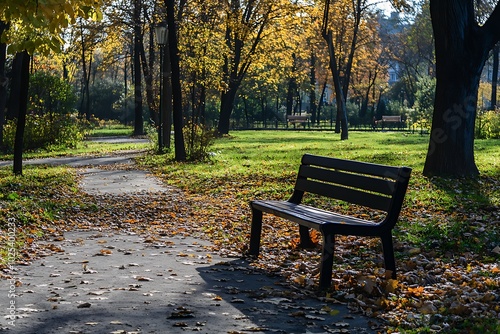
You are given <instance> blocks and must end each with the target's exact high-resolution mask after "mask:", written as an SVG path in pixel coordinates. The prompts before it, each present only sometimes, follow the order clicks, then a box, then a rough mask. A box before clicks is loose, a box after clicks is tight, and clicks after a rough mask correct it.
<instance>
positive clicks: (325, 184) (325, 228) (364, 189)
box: [249, 154, 411, 288]
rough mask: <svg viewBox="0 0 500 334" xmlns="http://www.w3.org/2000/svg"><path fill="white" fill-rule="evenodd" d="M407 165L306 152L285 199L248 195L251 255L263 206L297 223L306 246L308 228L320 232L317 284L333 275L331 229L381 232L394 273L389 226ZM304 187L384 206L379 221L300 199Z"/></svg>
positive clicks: (395, 217) (306, 190) (254, 251)
mask: <svg viewBox="0 0 500 334" xmlns="http://www.w3.org/2000/svg"><path fill="white" fill-rule="evenodd" d="M410 174H411V168H408V167H392V166H385V165H378V164H372V163H364V162H358V161H351V160H342V159H337V158H330V157H322V156H316V155H311V154H305V155H304V156H303V157H302V164H301V165H300V168H299V172H298V176H297V180H296V182H295V187H294V190H293V194H292V195H291V197H290V199H288V200H287V201H279V200H253V201H251V202H250V206H251V209H252V226H251V235H250V249H249V254H250V255H255V256H256V255H258V254H259V247H260V236H261V230H262V216H263V212H266V213H270V214H274V215H276V216H279V217H282V218H285V219H288V220H290V221H293V222H296V223H298V224H299V233H300V245H301V246H302V247H311V246H312V242H311V239H310V236H309V228H313V229H316V230H318V231H319V232H321V234H322V236H323V249H322V254H321V263H320V280H319V285H320V287H321V288H328V287H330V284H331V279H332V267H333V252H334V244H335V235H337V234H339V235H355V236H371V237H380V239H381V240H382V246H383V253H384V261H385V268H386V270H389V271H391V272H392V277H393V278H396V265H395V260H394V250H393V244H392V229H393V228H394V226H395V225H396V222H397V220H398V217H399V213H400V211H401V206H402V204H403V199H404V196H405V193H406V189H407V186H408V182H409V179H410ZM305 193H312V194H317V195H320V196H326V197H327V198H332V199H337V200H341V201H344V202H347V203H352V204H357V205H361V206H364V207H367V208H370V209H372V210H374V211H376V212H385V215H383V216H384V218H383V219H382V220H381V221H377V222H375V221H369V220H365V219H361V218H356V217H351V216H346V215H342V214H339V213H335V212H330V211H325V210H321V209H318V208H314V207H311V206H308V205H304V204H301V202H302V199H303V196H304V194H305Z"/></svg>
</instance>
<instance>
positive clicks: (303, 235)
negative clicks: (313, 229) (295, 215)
mask: <svg viewBox="0 0 500 334" xmlns="http://www.w3.org/2000/svg"><path fill="white" fill-rule="evenodd" d="M299 234H300V247H302V248H313V247H314V243H313V242H312V241H311V236H310V235H309V228H308V227H306V226H302V225H299Z"/></svg>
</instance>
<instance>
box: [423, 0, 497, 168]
mask: <svg viewBox="0 0 500 334" xmlns="http://www.w3.org/2000/svg"><path fill="white" fill-rule="evenodd" d="M430 13H431V19H432V26H433V32H434V38H435V52H436V94H435V103H434V113H433V118H432V127H431V136H430V140H429V147H428V152H427V157H426V160H425V165H424V171H423V173H424V175H426V176H450V177H464V176H469V177H474V176H477V175H478V174H479V171H478V169H477V166H476V164H475V161H474V128H475V119H476V108H477V93H478V88H479V80H480V76H481V72H482V69H483V66H484V64H485V62H486V60H487V58H488V56H489V52H490V51H491V50H492V49H493V47H494V46H495V44H496V43H497V42H498V41H499V39H500V6H498V5H497V6H495V8H494V10H493V11H492V13H491V15H490V16H489V17H488V19H487V20H486V21H485V22H484V24H482V25H479V24H478V22H477V20H476V16H475V15H476V13H475V9H474V1H473V0H456V1H448V0H431V1H430Z"/></svg>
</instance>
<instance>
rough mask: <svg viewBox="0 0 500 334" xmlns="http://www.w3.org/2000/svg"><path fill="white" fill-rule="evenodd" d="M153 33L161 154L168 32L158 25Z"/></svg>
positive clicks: (161, 25) (161, 147) (165, 28)
mask: <svg viewBox="0 0 500 334" xmlns="http://www.w3.org/2000/svg"><path fill="white" fill-rule="evenodd" d="M155 33H156V43H158V45H159V47H160V108H159V110H158V151H159V152H160V153H161V152H162V150H163V138H162V131H163V120H162V114H163V108H164V104H165V102H164V101H163V85H164V82H163V81H164V77H165V73H164V72H165V71H164V69H163V63H164V61H163V57H164V52H165V45H167V39H168V30H167V27H166V26H165V24H159V25H157V26H156V27H155Z"/></svg>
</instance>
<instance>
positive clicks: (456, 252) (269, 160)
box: [0, 131, 500, 333]
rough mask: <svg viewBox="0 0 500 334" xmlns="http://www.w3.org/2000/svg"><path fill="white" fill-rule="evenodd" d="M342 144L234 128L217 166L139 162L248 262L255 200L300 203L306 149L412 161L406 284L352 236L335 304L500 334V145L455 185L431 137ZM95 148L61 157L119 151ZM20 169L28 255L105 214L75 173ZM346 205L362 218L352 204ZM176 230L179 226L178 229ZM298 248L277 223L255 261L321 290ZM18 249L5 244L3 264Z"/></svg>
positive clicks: (221, 145) (320, 135) (3, 195)
mask: <svg viewBox="0 0 500 334" xmlns="http://www.w3.org/2000/svg"><path fill="white" fill-rule="evenodd" d="M98 136H101V134H99V135H98ZM339 138H340V135H339V134H335V133H332V132H319V131H318V132H316V131H234V132H232V133H231V134H230V136H227V137H224V138H219V139H217V140H216V141H215V144H214V145H213V147H211V149H210V150H211V151H212V157H211V160H210V161H208V162H204V163H176V162H173V161H172V160H173V159H172V157H173V153H167V154H162V155H157V154H147V155H145V156H144V157H143V158H141V159H139V161H138V163H139V164H140V165H142V166H143V167H144V168H148V169H151V170H152V171H153V172H154V173H155V174H157V175H158V176H159V177H160V178H162V179H163V180H164V181H165V182H166V183H168V184H170V185H173V186H176V187H178V188H180V189H181V190H183V191H184V194H185V197H184V201H185V203H184V205H185V206H186V210H189V212H183V210H184V209H183V208H181V204H182V203H179V206H180V208H179V209H178V212H176V213H175V214H174V213H172V215H171V217H172V219H173V220H174V221H176V220H179V219H181V217H182V228H183V229H186V224H188V225H189V224H190V225H189V226H190V227H189V228H191V230H189V229H188V231H189V232H190V233H193V234H197V235H199V236H201V237H204V238H207V239H210V240H211V241H212V242H213V243H214V244H215V245H216V247H218V249H219V250H220V252H221V253H222V254H228V255H231V256H233V255H236V256H239V255H241V254H242V253H244V252H245V250H246V249H247V246H248V234H249V226H250V219H251V217H250V210H249V206H248V201H249V200H251V199H256V198H262V199H272V198H276V199H286V198H288V196H289V195H290V194H291V190H292V188H293V184H294V181H295V175H296V172H297V168H298V166H299V164H300V158H301V156H302V155H303V154H304V153H312V154H319V155H327V156H334V157H339V158H345V159H354V160H360V161H366V162H374V163H380V164H388V165H395V166H399V165H406V166H409V167H411V168H413V172H412V177H411V180H410V185H409V189H408V192H407V194H406V200H405V204H404V208H403V210H402V212H401V216H400V222H399V223H398V225H397V227H396V229H395V231H394V232H395V233H394V234H395V235H394V239H395V248H396V256H397V262H396V265H397V267H398V270H399V276H398V281H390V280H389V281H388V280H387V279H386V278H385V275H384V271H383V266H382V262H381V257H380V255H381V249H380V244H379V242H378V240H373V239H364V238H353V237H342V238H339V242H338V245H337V249H336V260H335V265H334V277H333V282H334V284H333V286H332V289H331V291H329V292H328V294H327V295H326V297H327V298H332V300H340V301H342V302H345V303H348V304H349V306H350V307H352V308H353V309H354V310H357V311H359V312H361V313H363V314H366V315H369V316H373V317H376V318H378V319H381V320H382V321H384V322H385V323H386V324H387V328H389V330H388V331H389V332H390V331H393V332H401V333H430V332H436V331H438V330H440V331H441V332H446V333H473V332H474V333H476V332H477V333H498V332H499V331H500V325H499V324H498V322H499V320H498V319H499V314H500V308H499V307H498V301H499V300H500V268H499V267H498V261H499V260H500V256H499V253H500V232H499V227H500V149H499V147H500V140H477V141H476V142H475V147H476V163H477V165H478V167H479V170H480V171H481V176H480V177H479V178H478V179H474V180H473V179H462V180H445V179H439V178H433V179H428V178H426V177H423V176H422V173H421V171H422V169H423V164H424V162H425V156H426V151H427V144H428V137H427V136H421V135H419V134H408V133H405V132H355V131H351V132H350V139H349V140H347V141H341V140H340V139H339ZM86 145H89V146H88V147H82V151H79V150H75V151H72V152H64V153H61V152H60V153H58V154H59V155H61V154H71V153H74V152H78V154H80V152H81V154H99V153H105V152H109V150H112V149H115V148H116V147H115V146H104V145H102V144H99V143H91V144H89V143H87V144H86ZM94 145H95V146H94ZM118 147H119V149H123V146H118ZM149 148H150V147H149ZM85 149H86V151H85ZM35 156H36V154H33V157H35ZM11 174H12V173H11V170H10V169H9V168H0V189H1V192H0V221H4V222H6V221H7V218H8V217H15V219H16V220H17V221H19V222H21V223H22V225H21V226H19V231H18V233H19V234H18V236H19V238H18V239H17V243H18V244H17V245H16V247H17V248H18V249H19V250H20V254H21V255H22V254H23V249H24V248H26V247H28V248H29V247H31V246H32V245H33V244H34V242H35V241H34V240H36V238H43V236H44V234H47V233H49V232H50V231H52V230H54V229H58V228H59V227H58V226H60V225H57V224H55V221H57V222H58V224H61V222H62V224H68V225H69V223H65V222H69V221H70V220H72V218H73V217H72V216H71V215H72V214H75V210H76V209H75V208H77V209H78V211H79V212H82V213H84V214H86V215H88V216H89V217H90V216H91V215H101V212H100V211H99V210H98V208H97V206H96V205H95V204H94V205H92V204H91V203H90V204H89V203H85V199H84V198H82V197H81V196H80V194H78V190H77V186H76V171H74V170H73V169H67V168H62V167H47V166H39V167H36V166H26V168H25V172H24V176H23V177H17V176H13V175H11ZM317 204H319V205H324V206H326V207H328V206H331V205H332V203H317ZM110 208H111V206H110ZM339 209H340V210H343V211H344V212H345V213H349V214H354V212H352V210H353V208H351V207H349V206H342V207H341V208H338V207H336V208H335V210H339ZM110 210H111V209H110ZM357 213H359V212H357ZM169 217H170V216H169ZM97 219H101V220H102V219H105V218H104V217H101V216H99V217H97ZM113 219H114V220H116V219H118V218H113ZM164 225H169V226H171V227H172V228H175V224H172V223H171V222H169V223H168V224H164ZM179 225H181V224H179ZM0 226H1V227H2V230H4V232H3V234H1V235H0V239H2V240H7V235H6V233H5V229H6V225H5V223H4V225H0ZM179 230H180V228H179ZM313 237H315V240H320V238H318V236H317V235H316V236H315V235H313ZM297 244H298V233H297V227H296V226H295V225H294V224H291V223H289V222H286V221H284V220H281V219H279V218H275V217H271V216H265V223H264V232H263V238H262V247H261V249H262V252H261V256H260V257H259V258H258V259H256V260H255V261H254V262H253V265H254V266H255V267H257V268H261V269H263V270H266V271H270V272H274V273H277V274H279V275H280V276H282V277H285V278H286V279H287V280H288V281H289V282H290V284H293V285H296V286H297V287H299V288H300V289H304V290H307V289H313V288H314V285H315V284H316V283H317V278H318V271H317V265H318V263H319V251H318V249H314V250H303V249H300V248H299V247H297ZM6 252H7V251H6V248H5V247H3V248H2V250H1V254H2V258H3V259H5V258H6V256H7V253H6Z"/></svg>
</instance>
